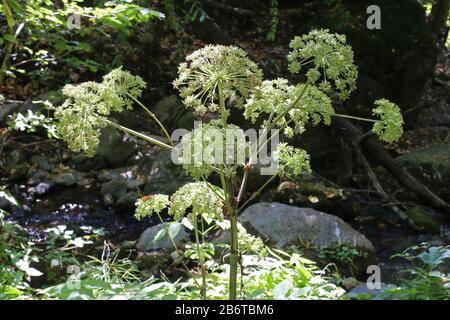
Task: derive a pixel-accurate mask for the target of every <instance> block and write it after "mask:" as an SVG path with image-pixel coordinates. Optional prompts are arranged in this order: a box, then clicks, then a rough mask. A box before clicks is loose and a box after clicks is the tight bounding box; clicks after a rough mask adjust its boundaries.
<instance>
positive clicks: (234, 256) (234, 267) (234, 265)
mask: <svg viewBox="0 0 450 320" xmlns="http://www.w3.org/2000/svg"><path fill="white" fill-rule="evenodd" d="M229 216H230V233H231V246H230V280H229V281H230V282H229V283H230V288H229V298H230V300H236V298H237V273H238V260H239V252H238V250H239V246H238V226H237V212H236V210H234V209H232V211H231V212H229Z"/></svg>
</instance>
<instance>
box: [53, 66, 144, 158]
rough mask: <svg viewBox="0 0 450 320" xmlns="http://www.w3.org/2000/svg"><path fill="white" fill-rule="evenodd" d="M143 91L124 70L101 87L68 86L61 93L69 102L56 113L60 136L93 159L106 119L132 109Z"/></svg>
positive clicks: (138, 81)
mask: <svg viewBox="0 0 450 320" xmlns="http://www.w3.org/2000/svg"><path fill="white" fill-rule="evenodd" d="M144 87H145V82H144V81H143V80H142V79H141V78H140V77H138V76H133V75H131V74H130V73H129V72H127V71H124V70H122V69H121V68H118V69H115V70H113V71H111V72H110V73H109V74H107V75H105V76H104V78H103V82H101V83H97V82H92V81H88V82H84V83H81V84H79V85H70V84H69V85H66V86H65V87H64V88H63V90H62V92H63V94H64V96H66V97H67V98H66V100H65V102H64V103H63V104H62V105H61V106H59V107H58V108H57V110H56V112H55V117H56V118H57V119H58V125H57V132H58V135H59V136H60V137H61V138H62V139H63V140H64V141H66V142H67V144H68V146H69V148H70V149H71V150H72V151H75V152H80V151H84V152H85V153H86V154H87V155H88V156H93V155H94V154H95V151H96V149H97V146H98V143H99V137H100V129H101V128H102V127H104V126H105V123H104V119H106V116H108V115H109V114H110V113H111V112H120V111H123V110H124V109H125V108H127V109H129V108H131V104H132V99H136V98H138V97H139V96H140V94H141V93H142V89H143V88H144Z"/></svg>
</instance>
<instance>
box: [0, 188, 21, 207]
mask: <svg viewBox="0 0 450 320" xmlns="http://www.w3.org/2000/svg"><path fill="white" fill-rule="evenodd" d="M0 198H5V199H6V200H7V201H8V202H10V203H11V204H13V205H15V206H19V203H18V202H17V200H16V199H15V198H14V197H13V196H12V195H11V193H9V192H8V191H6V190H2V189H1V188H0Z"/></svg>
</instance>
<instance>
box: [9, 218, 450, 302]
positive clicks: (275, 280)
mask: <svg viewBox="0 0 450 320" xmlns="http://www.w3.org/2000/svg"><path fill="white" fill-rule="evenodd" d="M1 228H2V230H1V231H2V232H1V233H0V299H64V300H65V299H69V300H70V299H80V300H94V299H102V300H110V299H129V300H155V299H156V300H160V299H169V300H174V299H176V300H184V299H200V297H201V294H200V290H199V289H198V286H197V285H196V283H198V282H199V281H201V279H200V278H201V277H200V274H199V273H198V272H197V271H196V268H195V265H194V267H192V269H191V275H192V277H190V278H180V279H178V280H177V281H173V280H169V279H168V278H167V277H166V276H165V275H164V273H161V274H160V276H159V277H155V276H151V275H149V274H148V273H146V272H144V271H142V270H140V268H139V266H138V263H137V262H136V261H137V260H134V258H133V257H132V256H131V255H123V254H122V253H121V252H120V250H115V251H111V250H112V249H111V247H110V246H109V245H106V244H105V246H104V249H103V252H101V253H99V252H97V253H94V254H93V255H92V256H86V255H85V254H82V252H81V251H80V250H81V249H82V248H83V247H85V248H84V249H86V247H89V246H92V245H93V244H94V243H99V240H101V235H102V234H101V231H99V230H87V229H86V230H85V235H83V236H80V237H79V236H77V235H75V233H74V232H73V231H72V230H68V229H67V228H66V227H65V226H58V227H56V228H53V229H48V230H47V232H48V238H47V240H45V241H41V242H39V243H38V242H35V241H33V240H32V239H31V238H30V237H29V236H28V235H27V233H26V232H25V230H24V229H23V228H21V227H20V226H18V225H17V224H15V223H14V222H3V224H2V227H1ZM93 242H94V243H93ZM208 250H210V252H211V254H210V255H209V258H210V259H209V261H207V263H206V265H207V266H208V282H207V283H208V287H207V298H208V299H226V298H227V297H228V289H227V288H228V286H227V283H228V268H229V265H228V264H227V263H220V264H219V263H217V261H216V260H217V258H216V259H214V257H215V256H216V257H217V255H216V252H215V250H217V248H215V247H214V246H213V245H212V244H211V245H210V246H209V247H208ZM266 250H267V251H266V255H263V256H261V255H259V256H258V255H253V254H244V255H242V259H241V263H240V265H241V268H242V271H243V274H244V276H243V279H242V278H241V277H240V278H239V279H238V280H239V283H240V284H241V285H242V287H240V290H239V297H240V298H245V299H247V300H252V299H308V300H317V299H333V300H336V299H350V297H349V296H348V295H347V294H346V292H345V290H344V289H342V288H341V287H339V286H338V285H337V284H336V283H338V281H337V280H336V277H335V276H334V277H331V276H330V273H329V272H328V270H327V269H328V268H325V269H324V270H321V269H319V268H318V267H317V266H316V265H315V263H314V262H312V261H310V260H307V259H305V258H302V257H301V256H300V255H299V254H297V253H294V254H291V255H289V254H287V253H285V252H282V251H279V250H274V249H270V248H266ZM84 251H85V250H84ZM188 252H189V250H187V254H185V257H184V259H189V258H194V259H195V257H188V256H189V254H188ZM396 257H400V258H403V259H407V260H409V261H411V262H412V267H411V269H409V270H405V273H408V274H409V278H407V280H405V281H403V282H401V283H400V284H398V285H389V286H386V287H384V288H383V289H382V290H381V291H380V292H379V293H377V294H374V295H370V294H362V295H356V296H352V297H351V298H353V299H406V300H413V299H449V297H450V277H449V275H448V274H445V273H443V272H441V269H442V268H443V266H444V264H445V263H446V262H448V260H449V258H450V247H426V246H423V247H413V248H410V249H408V250H406V251H404V252H403V253H401V254H399V255H396ZM191 265H192V264H191Z"/></svg>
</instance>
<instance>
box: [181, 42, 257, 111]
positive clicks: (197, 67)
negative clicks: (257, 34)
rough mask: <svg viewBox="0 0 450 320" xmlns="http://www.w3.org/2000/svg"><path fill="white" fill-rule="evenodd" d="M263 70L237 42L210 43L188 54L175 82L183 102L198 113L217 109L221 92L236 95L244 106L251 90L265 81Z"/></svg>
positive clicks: (226, 97)
mask: <svg viewBox="0 0 450 320" xmlns="http://www.w3.org/2000/svg"><path fill="white" fill-rule="evenodd" d="M261 79H262V72H261V70H260V69H259V68H258V66H257V65H256V64H255V63H254V62H253V61H251V60H250V59H248V57H247V54H246V52H245V51H244V50H242V49H240V48H238V47H235V46H222V45H207V46H205V47H203V48H202V49H199V50H197V51H195V52H193V53H192V54H190V55H188V56H187V57H186V62H184V63H181V64H180V66H179V68H178V78H177V79H176V80H175V81H174V82H173V86H174V88H175V89H178V90H179V91H180V96H181V97H182V98H183V99H184V100H183V103H184V104H185V105H186V107H188V108H193V109H194V110H195V112H196V113H197V114H200V115H201V114H205V113H206V112H208V111H209V112H216V111H217V110H218V94H219V92H218V91H219V89H222V92H221V93H222V95H223V98H224V99H228V98H231V97H233V98H234V99H235V101H234V104H235V106H236V107H238V108H239V107H241V106H242V104H243V101H244V99H245V98H247V97H248V96H249V94H250V92H251V90H252V89H253V88H254V87H256V86H257V85H259V84H260V83H261Z"/></svg>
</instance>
